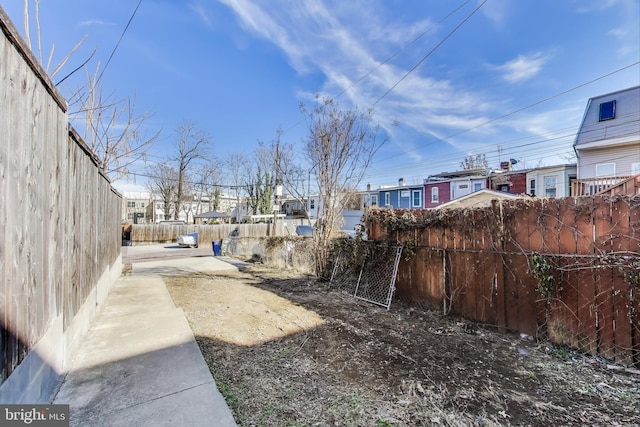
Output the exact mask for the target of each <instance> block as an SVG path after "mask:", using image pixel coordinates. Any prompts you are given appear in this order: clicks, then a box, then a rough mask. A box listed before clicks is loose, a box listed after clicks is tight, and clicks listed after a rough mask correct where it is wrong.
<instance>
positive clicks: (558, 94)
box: [377, 61, 640, 161]
mask: <svg viewBox="0 0 640 427" xmlns="http://www.w3.org/2000/svg"><path fill="white" fill-rule="evenodd" d="M638 64H640V61H637V62H634V63H633V64H629V65H626V66H624V67H622V68H619V69H617V70H615V71H611V72H610V73H607V74H604V75H601V76H599V77H596V78H594V79H592V80H589V81H587V82H584V83H581V84H579V85H577V86H574V87H572V88H570V89H567V90H563V91H562V92H558V93H556V94H554V95H551V96H549V97H547V98H544V99H541V100H539V101H536V102H534V103H532V104H528V105H526V106H524V107H521V108H518V109H516V110H513V111H511V112H509V113H506V114H503V115H501V116H498V117H494V118H493V119H489V120H487V121H485V122H482V123H480V124H478V125H476V126H472V127H470V128H467V129H464V130H461V131H459V132H456V133H453V134H451V135H448V136H446V137H443V138H438V139H436V140H434V141H431V142H428V143H426V144H423V145H419V146H417V147H414V148H412V149H410V150H407V151H415V150H418V149H421V148H425V147H427V146H429V145H433V144H435V143H437V142H444V141H446V140H448V139H451V138H454V137H456V136H460V135H462V134H464V133H467V132H470V131H472V130H475V129H478V128H480V127H482V126H486V125H488V124H489V123H493V122H496V121H498V120H502V119H504V118H507V117H510V116H513V115H514V114H517V113H521V112H522V111H524V110H527V109H529V108H533V107H536V106H538V105H540V104H543V103H545V102H547V101H550V100H552V99H555V98H558V97H560V96H563V95H566V94H567V93H569V92H573V91H575V90H577V89H580V88H582V87H584V86H588V85H590V84H592V83H595V82H597V81H599V80H602V79H605V78H607V77H611V76H612V75H614V74H616V73H619V72H622V71H624V70H627V69H629V68H631V67H635V66H636V65H638ZM405 153H406V151H405ZM401 154H403V153H399V154H397V155H392V156H388V157H385V158H383V159H382V160H389V159H392V158H394V157H398V156H400V155H401ZM377 161H379V160H377Z"/></svg>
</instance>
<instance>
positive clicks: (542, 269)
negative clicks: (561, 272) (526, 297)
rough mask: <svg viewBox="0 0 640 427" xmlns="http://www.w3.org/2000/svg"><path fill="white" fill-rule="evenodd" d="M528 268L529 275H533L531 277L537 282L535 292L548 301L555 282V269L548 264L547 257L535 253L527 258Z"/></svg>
mask: <svg viewBox="0 0 640 427" xmlns="http://www.w3.org/2000/svg"><path fill="white" fill-rule="evenodd" d="M529 267H530V268H531V274H533V277H535V279H536V280H537V281H538V285H537V286H536V292H538V293H539V294H540V295H541V296H542V297H543V298H545V299H547V300H548V299H549V298H551V294H552V293H553V288H554V282H555V279H554V277H553V273H554V271H555V267H554V266H553V264H551V263H550V262H549V259H548V258H547V257H544V256H542V255H540V254H537V253H536V254H533V255H531V256H530V257H529Z"/></svg>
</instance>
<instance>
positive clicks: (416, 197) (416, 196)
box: [411, 190, 422, 208]
mask: <svg viewBox="0 0 640 427" xmlns="http://www.w3.org/2000/svg"><path fill="white" fill-rule="evenodd" d="M412 196H413V197H412V203H411V205H412V206H413V207H414V208H421V207H422V197H420V191H418V190H413V194H412Z"/></svg>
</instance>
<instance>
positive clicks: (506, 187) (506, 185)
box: [497, 184, 509, 193]
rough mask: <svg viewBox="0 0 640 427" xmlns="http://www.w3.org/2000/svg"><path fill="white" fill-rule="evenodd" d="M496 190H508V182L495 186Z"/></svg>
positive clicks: (506, 191) (505, 191) (504, 191)
mask: <svg viewBox="0 0 640 427" xmlns="http://www.w3.org/2000/svg"><path fill="white" fill-rule="evenodd" d="M497 190H498V191H502V192H503V193H508V192H509V184H500V185H498V188H497Z"/></svg>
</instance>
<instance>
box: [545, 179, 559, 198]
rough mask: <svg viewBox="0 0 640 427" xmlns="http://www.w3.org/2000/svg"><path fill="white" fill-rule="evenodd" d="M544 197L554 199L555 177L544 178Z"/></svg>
mask: <svg viewBox="0 0 640 427" xmlns="http://www.w3.org/2000/svg"><path fill="white" fill-rule="evenodd" d="M544 196H545V197H556V177H555V176H545V177H544Z"/></svg>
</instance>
